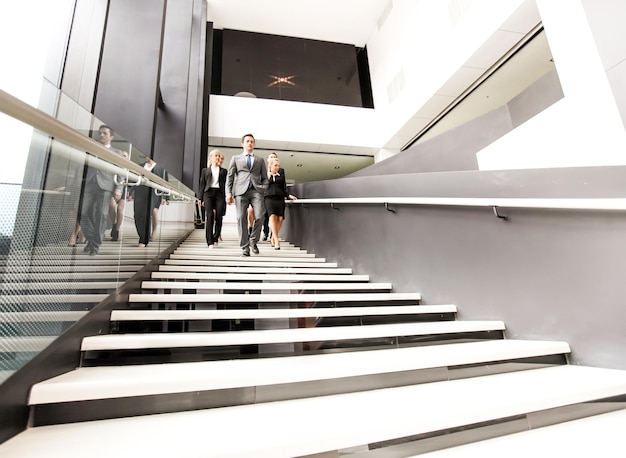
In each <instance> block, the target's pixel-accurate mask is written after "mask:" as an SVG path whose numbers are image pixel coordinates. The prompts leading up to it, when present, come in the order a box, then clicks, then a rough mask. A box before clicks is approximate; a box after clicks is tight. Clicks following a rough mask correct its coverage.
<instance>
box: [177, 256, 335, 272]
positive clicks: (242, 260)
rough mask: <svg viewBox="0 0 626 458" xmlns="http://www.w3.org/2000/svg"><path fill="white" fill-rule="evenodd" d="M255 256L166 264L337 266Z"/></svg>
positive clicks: (180, 260) (189, 260) (310, 261)
mask: <svg viewBox="0 0 626 458" xmlns="http://www.w3.org/2000/svg"><path fill="white" fill-rule="evenodd" d="M255 258H256V256H255V257H254V258H253V257H252V255H251V256H248V257H243V256H239V257H233V259H232V260H228V259H223V258H222V257H220V258H219V259H216V260H214V261H211V262H209V261H206V260H202V259H185V260H183V259H166V260H165V265H170V266H171V265H185V266H206V265H207V264H211V265H213V266H257V267H309V268H311V269H317V268H322V267H337V263H335V262H316V261H314V260H313V259H311V260H308V261H300V260H294V261H287V260H271V259H268V258H265V260H263V259H260V260H259V261H256V260H255Z"/></svg>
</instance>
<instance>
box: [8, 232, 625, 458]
mask: <svg viewBox="0 0 626 458" xmlns="http://www.w3.org/2000/svg"><path fill="white" fill-rule="evenodd" d="M223 238H224V240H223V241H222V242H220V243H219V245H218V246H217V247H216V248H214V249H208V247H207V246H206V242H205V241H204V231H203V230H202V229H198V230H196V231H194V232H192V233H191V234H190V236H189V237H188V238H187V239H186V240H185V241H184V242H183V243H182V244H181V245H180V246H179V247H178V248H177V249H176V250H175V251H174V252H173V253H172V254H171V256H170V257H169V258H168V259H167V260H166V261H165V263H164V264H163V265H161V266H160V268H159V269H158V270H157V271H155V272H153V273H152V276H151V278H150V280H147V281H145V282H143V284H142V292H141V293H140V294H131V295H130V297H129V303H128V307H127V308H124V309H120V310H114V311H113V312H112V313H111V329H112V332H111V333H110V334H106V335H94V336H88V337H86V338H84V339H83V341H82V344H81V352H82V359H81V367H78V368H76V370H73V371H70V372H68V373H65V374H62V375H60V376H58V377H55V378H52V379H49V380H46V381H43V382H41V383H39V384H36V385H35V386H33V387H32V390H31V394H30V400H29V402H30V406H31V419H30V424H31V426H30V427H29V428H28V429H27V430H26V431H25V432H23V433H21V434H19V435H17V436H16V437H14V438H12V439H10V440H8V441H7V442H5V443H4V444H0V456H2V457H19V458H24V457H41V456H59V457H61V456H62V457H65V458H69V457H84V456H90V457H100V456H103V457H104V456H107V457H110V456H116V457H126V456H128V457H130V456H133V457H137V456H142V457H161V456H168V457H172V456H176V457H213V456H215V457H219V456H228V457H246V458H250V457H254V458H257V457H301V456H309V455H310V456H316V457H339V456H350V457H409V456H415V455H420V456H430V457H435V456H442V457H443V456H450V457H452V456H464V457H467V456H475V455H472V454H470V453H475V454H476V455H478V454H482V455H483V456H495V455H496V454H506V455H508V456H522V455H523V456H528V454H529V453H535V454H537V453H540V454H543V453H552V452H553V453H557V452H558V453H559V454H560V455H566V456H567V455H568V454H569V452H568V447H570V448H572V453H573V452H574V451H576V452H577V453H578V452H580V451H581V450H584V449H585V447H586V446H590V447H591V446H593V447H594V452H595V453H596V454H597V455H599V456H603V457H606V456H623V451H624V448H623V444H621V443H620V439H621V434H619V433H618V431H620V430H623V426H624V425H625V424H626V410H625V409H624V407H626V403H625V400H626V371H618V370H611V369H602V368H591V367H581V366H573V365H570V364H568V362H567V355H568V354H569V352H570V348H569V346H568V344H567V343H566V342H560V341H525V340H515V339H507V338H505V324H504V323H503V322H501V321H485V320H482V321H474V320H459V319H457V309H456V307H455V305H453V304H441V305H420V303H421V300H422V298H421V296H420V294H419V292H417V291H415V292H395V291H394V290H393V285H392V284H390V283H386V282H385V283H383V282H374V281H370V279H369V277H368V276H367V275H364V274H362V273H354V272H352V271H351V270H350V269H347V268H345V267H342V266H340V265H337V263H334V262H329V261H327V260H325V259H322V258H319V257H316V256H315V255H314V254H311V253H307V252H306V251H304V250H301V249H299V248H298V247H295V246H292V245H290V244H288V243H287V242H286V241H285V242H283V243H282V244H281V250H280V251H277V250H273V249H272V248H271V247H270V245H269V243H260V244H259V248H260V254H259V255H256V256H251V257H248V258H242V257H240V249H239V248H238V243H237V234H236V229H235V227H234V226H233V225H229V224H226V225H225V227H224V233H223ZM582 431H584V432H585V433H584V434H581V432H582ZM571 434H576V440H575V441H574V440H572V439H573V438H572V437H571ZM463 444H466V445H463ZM572 444H574V445H572ZM544 456H547V455H544ZM571 456H577V455H573V454H572V455H571Z"/></svg>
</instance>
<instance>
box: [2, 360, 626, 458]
mask: <svg viewBox="0 0 626 458" xmlns="http://www.w3.org/2000/svg"><path fill="white" fill-rule="evenodd" d="M625 392H626V371H617V370H611V369H597V368H588V367H580V366H559V367H550V368H544V369H536V370H528V371H520V372H515V373H506V374H498V375H490V376H483V377H475V378H467V379H462V380H452V381H445V382H435V383H426V384H421V385H414V386H406V387H398V388H386V389H379V390H371V391H365V392H355V393H348V394H339V395H330V396H320V397H315V398H306V399H295V400H289V401H280V402H268V403H263V404H254V405H242V406H235V407H225V408H215V409H209V410H198V411H191V412H182V413H170V414H160V415H146V416H141V417H128V418H121V419H115V420H100V421H89V422H82V423H71V424H65V425H54V426H42V427H35V428H29V429H27V430H26V431H24V432H23V433H21V434H19V435H17V436H16V437H14V438H12V439H9V440H8V441H7V442H5V443H4V444H2V445H0V455H1V456H3V457H5V458H13V457H19V458H31V457H37V458H39V457H41V456H54V455H55V454H56V455H58V456H63V457H64V458H76V457H80V458H83V457H84V456H85V451H86V450H88V451H89V456H90V457H91V458H98V457H110V456H111V449H110V448H109V447H94V444H99V443H101V442H102V438H108V439H109V440H111V441H114V443H115V446H116V451H115V456H116V457H118V458H121V457H126V456H128V457H130V456H132V457H136V456H150V457H152V458H155V457H165V456H168V457H171V456H185V457H207V456H229V457H245V458H249V457H274V458H278V457H294V456H302V455H309V454H314V453H321V452H325V451H330V450H338V449H343V448H348V447H355V446H359V445H362V444H367V443H372V442H381V441H387V440H392V439H396V438H399V437H408V436H413V435H418V434H424V433H428V432H432V431H439V430H445V429H448V428H454V427H460V426H464V425H468V424H473V423H479V422H485V421H489V420H493V419H499V418H505V417H511V416H515V415H521V414H524V413H527V412H533V411H538V410H545V409H551V408H556V407H559V406H563V405H569V404H575V403H580V402H585V401H589V400H593V399H598V398H604V397H610V396H617V395H621V394H623V393H625ZM157 438H158V439H157ZM243 439H245V440H243ZM573 439H574V438H572V442H575V440H573Z"/></svg>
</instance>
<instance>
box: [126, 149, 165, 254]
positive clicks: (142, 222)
mask: <svg viewBox="0 0 626 458" xmlns="http://www.w3.org/2000/svg"><path fill="white" fill-rule="evenodd" d="M143 167H144V168H145V169H146V170H149V171H150V172H152V173H154V174H155V175H157V176H159V177H161V178H163V179H164V180H167V172H166V171H165V170H164V169H163V167H161V166H160V165H157V163H156V162H154V160H152V158H146V162H145V163H144V165H143ZM132 193H133V210H134V212H135V229H137V235H139V245H138V246H140V247H145V246H146V245H148V243H149V242H150V241H154V240H155V233H156V225H157V224H158V212H159V207H160V206H161V203H162V202H161V201H162V200H165V199H164V198H163V197H162V196H160V195H157V193H156V190H155V189H154V188H151V187H150V186H146V185H140V186H136V187H134V188H132ZM165 203H166V204H168V203H169V201H166V202H165Z"/></svg>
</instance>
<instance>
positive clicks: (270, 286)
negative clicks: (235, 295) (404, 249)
mask: <svg viewBox="0 0 626 458" xmlns="http://www.w3.org/2000/svg"><path fill="white" fill-rule="evenodd" d="M248 279H249V277H248ZM141 287H142V288H145V289H165V290H171V289H218V290H262V291H267V290H312V289H315V290H346V289H358V290H368V289H387V290H391V288H392V285H391V283H261V282H256V283H230V282H228V283H227V282H193V281H150V280H146V281H144V282H142V283H141Z"/></svg>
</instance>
